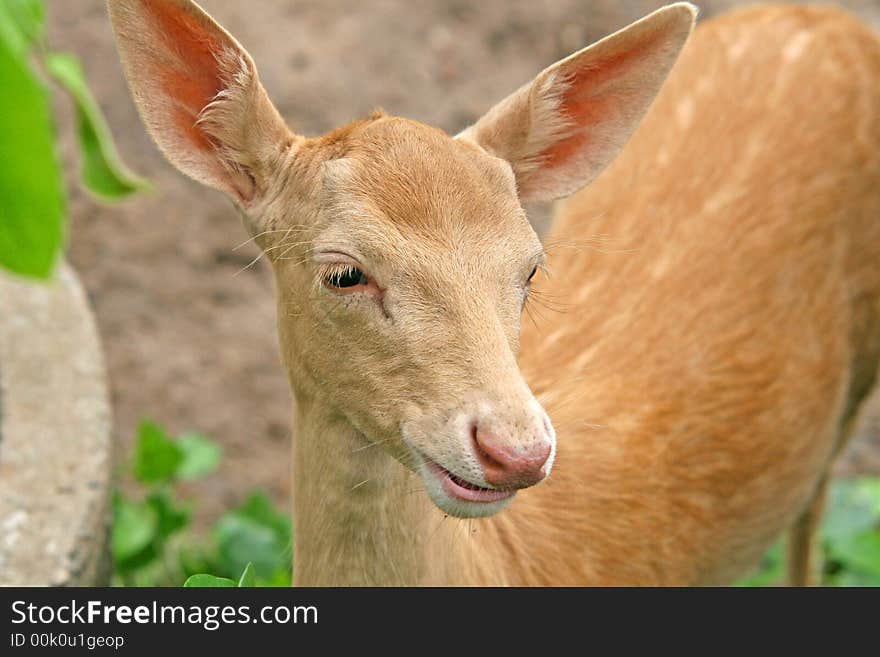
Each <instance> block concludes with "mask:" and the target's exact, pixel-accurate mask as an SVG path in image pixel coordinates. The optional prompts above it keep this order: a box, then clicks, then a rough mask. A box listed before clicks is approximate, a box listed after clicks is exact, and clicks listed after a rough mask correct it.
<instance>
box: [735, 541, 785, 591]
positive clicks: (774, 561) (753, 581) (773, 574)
mask: <svg viewBox="0 0 880 657" xmlns="http://www.w3.org/2000/svg"><path fill="white" fill-rule="evenodd" d="M784 580H785V562H784V559H783V557H782V543H776V544H775V545H774V546H773V547H772V548H770V549H769V550H768V551H767V553H766V554H765V555H764V557H763V558H762V559H761V565H760V566H759V567H758V570H757V571H756V572H755V573H753V574H752V575H750V576H749V577H748V578H746V579H744V580H742V581H741V582H739V583H738V584H737V586H774V585H777V584H780V583H781V582H783V581H784Z"/></svg>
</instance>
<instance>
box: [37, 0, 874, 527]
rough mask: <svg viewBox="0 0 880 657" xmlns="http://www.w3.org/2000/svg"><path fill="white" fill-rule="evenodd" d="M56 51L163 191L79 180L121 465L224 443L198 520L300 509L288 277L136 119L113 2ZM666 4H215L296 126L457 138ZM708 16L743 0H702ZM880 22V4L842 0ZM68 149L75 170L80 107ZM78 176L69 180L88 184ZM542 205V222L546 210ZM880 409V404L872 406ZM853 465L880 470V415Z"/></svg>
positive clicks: (55, 20) (64, 30) (89, 6)
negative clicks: (287, 334) (538, 77)
mask: <svg viewBox="0 0 880 657" xmlns="http://www.w3.org/2000/svg"><path fill="white" fill-rule="evenodd" d="M48 4H49V23H50V30H49V39H50V43H51V45H52V47H53V48H55V49H58V50H68V51H72V52H75V53H76V54H77V55H79V57H80V58H81V59H82V60H83V64H84V66H85V70H86V72H87V74H88V77H89V79H90V81H91V84H92V88H93V89H94V91H95V94H96V96H97V98H98V101H99V102H100V104H101V106H102V108H103V109H104V111H105V112H106V114H107V117H108V120H109V122H110V125H111V128H112V130H113V133H114V135H115V136H116V139H117V142H118V146H119V149H120V151H121V153H122V155H123V157H124V159H125V160H126V161H127V162H128V163H129V164H130V165H131V166H132V167H133V168H134V169H136V170H137V171H138V172H139V173H141V174H143V175H145V176H147V177H148V178H150V179H151V180H152V181H153V183H154V184H155V188H156V189H155V192H154V193H151V194H149V195H143V196H140V197H138V198H134V199H132V200H129V201H126V202H125V203H123V204H121V205H116V206H110V207H108V206H102V205H99V204H96V203H94V202H93V201H92V200H91V199H90V198H89V197H88V196H87V195H85V194H84V193H83V192H82V191H80V190H79V188H78V187H77V186H76V185H75V184H71V189H72V192H71V199H70V211H71V216H72V226H71V232H70V249H69V259H70V260H71V262H72V263H73V264H74V265H75V267H76V268H77V269H78V271H79V272H80V274H81V276H82V279H83V281H84V283H85V286H86V288H87V289H88V292H89V295H90V297H91V300H92V303H93V304H94V309H95V313H96V315H97V319H98V324H99V327H100V330H101V334H102V337H103V341H104V347H105V350H106V357H107V367H108V370H109V375H110V382H111V387H112V403H113V408H114V411H115V427H116V428H115V431H116V437H117V439H118V445H119V455H120V458H123V457H125V456H126V455H127V454H128V450H129V447H130V445H131V443H132V437H133V434H134V431H135V427H136V425H137V423H138V420H139V419H140V418H141V417H151V418H154V419H155V420H157V421H159V422H160V423H162V424H164V425H165V426H167V427H168V428H169V429H170V430H171V431H174V432H177V431H183V430H188V429H193V430H197V431H200V432H203V433H205V434H207V435H209V436H212V437H213V438H215V439H216V440H218V441H219V442H220V443H222V445H223V447H224V450H225V458H224V460H223V465H222V468H221V470H220V472H219V474H218V475H216V476H214V477H211V478H209V479H207V480H205V481H204V482H201V483H198V484H197V485H194V486H193V487H192V488H191V490H190V492H192V493H193V494H195V495H197V496H198V498H199V500H200V506H201V515H200V519H201V522H202V523H204V522H207V521H209V520H210V519H211V518H213V517H215V516H216V515H217V514H218V513H219V512H220V511H222V510H223V509H224V508H228V507H229V506H230V505H232V504H235V503H237V502H239V501H240V500H241V499H242V497H243V496H244V494H245V493H246V491H248V490H249V489H251V488H254V487H259V488H263V489H265V490H267V491H269V492H270V493H271V494H272V495H273V496H274V497H275V499H276V500H278V501H279V502H280V503H282V504H285V503H286V499H287V496H288V490H289V472H288V470H289V443H290V434H289V413H290V410H289V394H288V390H287V382H286V380H285V377H284V375H283V373H282V369H281V366H280V362H279V356H278V348H277V343H276V335H275V309H274V292H273V289H272V287H273V282H272V279H271V276H270V272H269V270H268V267H267V266H266V265H265V264H264V263H263V262H258V263H257V264H256V265H255V266H253V267H250V268H247V269H244V271H241V270H242V269H243V268H244V267H245V266H246V265H247V264H248V263H249V262H250V261H251V260H252V259H253V258H255V257H256V256H257V252H256V250H255V249H254V248H253V247H252V245H247V246H246V247H245V248H242V249H239V250H233V249H234V248H235V247H236V246H237V245H238V244H240V243H241V242H243V241H244V240H245V239H246V238H247V235H246V234H245V232H244V230H243V229H242V228H241V227H240V226H239V224H238V220H237V218H236V215H235V214H234V212H233V210H232V207H231V204H230V203H228V202H227V201H226V200H225V199H224V198H223V197H222V196H221V195H220V194H219V193H215V192H212V191H208V190H206V189H203V188H202V187H200V186H199V185H197V184H196V183H193V182H191V181H189V180H188V179H186V178H184V177H183V176H182V175H180V174H178V173H177V172H176V171H175V170H173V169H172V168H171V166H170V165H168V164H167V163H165V161H164V160H163V159H162V158H161V156H160V155H159V154H158V152H157V150H156V149H155V147H154V146H153V145H152V143H151V142H150V140H149V138H148V137H147V134H146V132H145V131H144V129H143V128H142V126H141V124H140V121H139V120H138V118H137V115H136V113H135V110H134V107H133V105H132V102H131V100H130V98H129V95H128V92H127V89H126V86H125V82H124V80H123V77H122V72H121V69H120V65H119V61H118V58H117V55H116V52H115V50H114V46H113V39H112V35H111V32H110V27H109V23H108V20H107V17H106V14H105V9H104V2H103V0H51V1H50V2H49V3H48ZM662 4H664V3H663V2H661V1H659V0H644V1H638V0H632V1H618V2H611V1H605V0H595V1H590V0H580V1H576V0H511V1H502V0H494V1H485V2H479V3H478V2H466V1H464V0H447V1H443V0H432V1H428V0H421V1H419V2H403V1H392V0H376V1H372V0H371V1H366V2H365V1H351V0H339V1H332V2H329V1H325V0H261V1H260V2H245V1H243V0H203V2H202V5H203V6H204V7H205V8H206V9H207V10H208V11H209V12H210V13H211V14H213V15H214V16H215V17H216V18H217V19H218V20H219V21H220V22H221V23H222V24H223V25H224V26H226V27H227V29H229V30H230V31H231V32H232V33H233V34H235V35H236V36H237V37H238V39H239V40H240V41H241V42H242V43H243V44H244V45H245V47H246V48H248V50H249V51H250V52H251V54H252V55H253V57H254V59H255V61H256V62H257V65H258V67H259V69H260V73H261V76H262V79H263V82H264V84H265V86H266V87H267V89H268V91H269V93H270V95H271V96H272V98H273V99H274V101H275V103H276V104H277V105H278V107H279V109H280V111H281V113H282V114H283V115H284V116H285V117H286V118H287V119H288V121H289V122H290V125H291V126H292V127H293V128H294V129H296V130H297V131H299V132H301V133H304V134H307V135H315V134H319V133H321V132H324V131H327V130H329V129H331V128H333V127H334V126H337V125H339V124H341V123H344V122H346V121H349V120H351V119H353V118H356V117H359V116H361V115H364V114H366V113H368V112H369V111H370V110H372V109H373V108H375V107H377V106H381V107H384V108H385V109H386V110H388V111H390V112H392V113H395V114H401V115H404V116H409V117H411V118H415V119H419V120H422V121H426V122H429V123H433V124H435V125H438V126H440V127H441V128H444V129H446V130H449V131H457V130H459V129H461V128H463V127H464V126H466V125H467V124H469V123H470V122H471V121H473V120H474V119H475V118H477V117H478V116H479V115H480V114H481V113H482V112H483V111H484V110H485V109H487V108H488V107H489V106H490V105H491V104H492V103H493V102H495V101H496V100H498V99H500V98H502V97H503V96H504V95H506V94H507V93H509V92H510V91H512V90H513V89H515V88H517V87H518V86H519V85H520V84H522V83H523V82H525V81H526V80H528V79H530V78H531V77H532V76H533V75H534V74H535V73H537V72H538V71H539V70H540V69H541V68H543V67H544V66H546V65H548V64H550V63H552V62H553V61H555V60H556V59H558V58H560V57H562V56H564V55H567V54H569V53H570V52H572V51H573V50H576V49H578V48H580V47H582V46H584V45H586V44H588V43H590V42H591V41H593V40H595V39H597V38H599V37H601V36H603V35H605V34H607V33H608V32H610V31H613V30H615V29H617V28H619V27H622V26H623V25H625V24H626V23H627V22H629V21H631V20H634V19H636V18H638V17H639V16H641V15H643V14H644V13H646V12H647V11H649V10H651V9H654V8H655V7H657V6H660V5H662ZM698 4H700V5H701V8H702V10H703V11H702V16H703V18H706V17H708V16H711V15H713V14H715V13H717V12H718V11H720V10H723V9H725V8H728V7H731V6H733V5H737V4H742V3H738V2H734V1H729V0H728V1H721V0H712V1H709V2H698ZM838 4H842V5H845V6H848V7H849V8H852V9H855V10H857V11H859V12H860V13H862V15H863V16H865V17H867V18H868V19H869V20H871V21H873V22H874V24H875V25H878V24H880V0H863V1H857V0H851V1H848V2H841V3H838ZM58 108H59V110H60V111H61V112H62V116H63V120H62V125H61V127H60V130H61V132H62V134H63V142H64V148H63V151H64V152H63V156H64V158H65V160H66V161H67V162H68V164H70V167H69V170H70V171H75V167H76V157H75V153H76V149H75V148H74V144H73V138H72V134H73V130H72V122H71V117H70V111H69V109H70V108H69V107H67V105H66V103H64V102H58ZM73 182H74V181H73V176H72V179H71V183H73ZM538 214H539V219H540V215H541V213H538ZM874 407H875V409H876V412H875V413H874V417H877V418H880V398H878V399H875V400H874ZM864 433H865V437H863V438H861V439H859V440H858V441H857V442H856V444H855V445H854V446H853V448H852V449H851V451H850V454H849V455H848V458H847V460H846V463H845V464H844V466H843V470H844V471H845V472H847V473H849V474H852V473H857V472H875V473H880V421H877V420H875V421H874V424H873V427H872V429H871V431H867V432H864Z"/></svg>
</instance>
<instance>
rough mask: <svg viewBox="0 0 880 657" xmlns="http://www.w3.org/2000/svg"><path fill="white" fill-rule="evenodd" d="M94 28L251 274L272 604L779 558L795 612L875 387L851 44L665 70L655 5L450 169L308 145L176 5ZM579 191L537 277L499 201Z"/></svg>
mask: <svg viewBox="0 0 880 657" xmlns="http://www.w3.org/2000/svg"><path fill="white" fill-rule="evenodd" d="M109 6H110V11H111V18H112V19H113V24H114V29H115V31H116V34H117V40H118V43H119V47H120V52H121V54H122V58H123V63H124V64H125V66H126V71H127V76H128V78H129V82H130V83H131V86H132V89H133V92H134V95H135V99H136V101H137V102H138V106H139V109H140V110H141V113H142V115H143V116H144V119H145V122H146V123H147V125H148V127H149V128H150V131H151V133H152V134H153V136H154V137H155V139H156V141H157V143H158V144H159V146H160V147H161V148H162V150H163V151H164V152H165V154H166V155H167V156H168V158H169V159H170V160H171V161H172V162H173V163H174V164H176V165H177V166H178V167H179V168H181V169H182V170H183V171H184V172H185V173H187V174H189V175H191V176H192V177H194V178H196V179H199V180H201V181H202V182H205V183H207V184H209V185H212V186H214V187H216V188H218V189H221V190H222V191H224V192H225V193H227V194H228V195H229V196H230V197H231V198H232V199H233V201H234V202H235V204H236V205H237V207H238V208H239V210H240V212H241V214H242V215H243V217H244V220H245V224H246V226H247V227H248V229H249V230H250V231H251V232H252V234H253V235H254V236H255V238H256V240H257V242H258V243H259V244H260V246H261V247H262V248H263V249H264V251H265V252H266V254H267V256H268V258H269V260H270V261H271V262H272V264H273V269H274V271H275V275H276V281H277V288H278V301H279V304H278V328H279V334H280V338H281V348H282V357H283V360H284V363H285V366H286V368H287V370H288V373H289V379H290V385H291V390H292V393H293V399H294V421H293V426H294V452H293V454H294V456H293V493H294V496H293V497H294V518H295V524H296V537H297V539H296V546H295V555H296V556H295V572H294V579H295V582H296V583H298V584H304V585H314V584H336V585H352V584H355V585H356V584H368V585H369V584H379V585H388V584H467V585H470V584H496V585H546V584H557V585H559V584H599V585H604V584H625V585H630V584H678V585H683V584H719V583H728V582H731V581H732V580H734V579H735V578H736V577H737V576H739V575H742V574H743V573H745V572H746V571H747V570H748V569H749V568H750V567H752V566H753V565H754V564H755V562H756V561H757V559H759V557H760V555H761V554H762V552H763V550H765V549H766V548H767V547H768V545H769V544H771V543H772V542H773V541H774V540H775V538H776V537H777V536H778V535H779V534H780V533H781V532H783V531H785V530H787V529H792V537H793V540H792V545H791V556H792V572H791V574H792V579H793V581H794V582H796V583H805V582H807V581H808V579H809V577H808V575H809V572H810V571H811V568H812V566H811V561H810V550H809V546H810V538H811V535H812V530H813V528H814V525H815V523H816V521H817V519H818V517H819V510H820V506H821V498H822V491H823V487H824V482H825V481H826V479H827V476H828V471H829V468H830V465H831V463H832V461H833V458H834V456H835V455H836V454H837V453H838V452H839V450H840V448H841V447H842V445H843V444H844V443H845V440H846V437H847V435H848V432H849V429H850V426H851V424H852V419H853V417H854V416H855V413H856V412H857V410H858V406H859V403H860V401H861V399H862V398H863V397H864V396H865V395H866V394H867V392H868V391H869V389H870V388H871V386H872V385H873V382H874V378H875V375H876V369H877V361H878V357H880V325H878V323H880V267H878V264H877V255H878V253H880V185H878V182H880V157H878V148H877V146H878V144H880V120H878V118H880V116H878V115H880V96H878V89H880V43H878V39H877V37H876V36H875V35H874V34H873V33H872V32H870V31H869V30H868V29H867V28H865V27H863V26H861V25H860V24H858V23H857V22H856V21H855V20H854V19H852V18H851V17H849V16H847V15H846V14H844V13H842V12H839V11H836V10H832V9H818V8H792V7H768V8H755V9H750V10H745V11H740V12H736V13H733V14H731V15H729V16H727V17H724V18H721V19H717V20H714V21H711V22H709V23H707V24H706V25H703V26H701V27H700V28H699V29H698V30H697V31H696V33H695V34H694V36H693V37H692V38H691V39H690V41H689V42H688V45H687V46H685V47H684V49H683V51H682V53H681V56H680V57H679V56H678V54H679V51H680V50H681V49H682V47H683V46H684V44H685V42H686V41H687V39H688V35H689V34H690V31H691V27H692V24H693V20H694V12H693V9H692V8H691V7H690V6H689V5H685V4H678V5H672V6H670V7H667V8H664V9H662V10H659V11H658V12H655V13H654V14H652V15H651V16H649V17H647V18H645V19H643V20H642V21H639V22H637V23H635V24H633V25H632V26H630V27H629V28H626V29H625V30H622V31H620V32H618V33H616V34H615V35H613V36H611V37H609V38H607V39H605V40H603V41H600V42H599V43H598V44H595V45H594V46H592V47H590V48H587V49H585V50H583V51H580V52H579V53H575V54H574V55H572V56H571V57H569V58H567V59H565V60H563V61H561V62H559V63H557V64H555V65H554V66H551V67H550V68H548V69H546V70H545V71H544V72H542V73H541V74H539V75H538V77H537V78H536V79H535V80H534V81H533V82H532V83H530V84H528V85H526V86H524V87H523V88H522V89H520V90H518V91H516V92H514V93H513V94H512V95H511V96H510V97H508V98H507V99H505V100H503V101H502V102H501V103H499V104H498V105H496V106H495V107H494V108H492V109H491V110H490V111H489V112H488V113H487V114H486V115H485V116H484V117H482V118H481V119H480V120H479V121H477V123H475V124H474V125H473V126H471V127H470V128H468V129H466V130H465V131H463V132H462V133H461V134H459V135H458V136H456V137H455V138H451V137H449V136H448V135H446V134H444V133H442V132H441V131H439V130H436V129H433V128H430V127H428V126H424V125H423V124H420V123H417V122H414V121H409V120H406V119H400V118H395V117H390V116H387V115H385V114H383V113H376V114H374V115H372V116H370V117H368V118H366V119H364V120H362V121H358V122H355V123H353V124H351V125H349V126H346V127H344V128H341V129H339V130H336V131H334V132H332V133H330V134H328V135H325V136H323V137H318V138H306V137H303V136H300V135H297V134H296V133H294V132H291V131H290V130H289V129H287V127H286V126H285V125H284V123H283V122H282V121H281V119H280V117H279V116H278V115H277V112H275V110H274V109H273V108H272V106H271V103H269V101H268V98H267V96H266V95H265V92H264V91H263V90H262V87H261V86H260V84H259V80H258V78H257V76H256V69H255V68H254V66H253V62H252V61H251V60H250V58H249V57H248V56H247V54H246V53H245V52H244V50H243V49H241V46H239V45H238V44H237V42H235V41H234V39H232V37H230V36H229V35H228V34H227V33H225V32H224V31H223V30H222V28H219V26H217V25H216V24H215V23H213V21H211V19H210V18H208V17H207V15H206V14H204V13H203V12H202V11H201V10H199V9H198V8H197V7H196V6H195V5H194V4H193V3H191V2H189V1H188V0H187V1H185V0H161V1H159V0H157V1H156V2H146V1H145V0H110V2H109ZM677 59H678V63H677V64H675V62H676V60H677ZM673 65H674V66H673ZM670 71H671V73H670ZM667 74H669V75H670V77H669V79H668V81H667V82H666V84H665V86H663V88H662V90H660V89H661V85H662V84H663V81H664V79H665V78H666V76H667ZM658 91H659V96H657V98H656V101H655V100H654V99H655V96H656V95H657V93H658ZM652 101H653V105H652V104H651V103H652ZM649 106H650V110H648V108H649ZM646 111H647V114H645V112H646ZM643 115H644V120H641V119H642V117H643ZM169 117H170V118H169ZM640 120H641V123H640ZM637 126H639V127H638V129H636V128H637ZM634 131H635V135H634V136H632V139H631V140H630V136H631V134H632V133H633V132H634ZM628 140H629V141H628ZM621 149H622V152H621V154H620V155H619V157H617V159H616V160H615V159H614V158H615V156H617V154H618V152H619V151H621ZM612 160H614V161H613V163H611V164H610V166H607V165H609V163H610V162H612ZM606 166H607V168H606ZM603 170H604V171H603ZM585 185H587V187H586V188H585V189H584V190H583V191H580V192H578V193H577V194H575V195H574V196H571V197H569V198H568V199H566V200H564V201H562V202H561V203H560V205H559V206H558V209H557V213H556V218H555V222H554V225H553V229H552V231H551V234H550V236H549V237H548V238H547V239H546V240H545V245H544V246H543V247H542V245H541V243H540V242H539V241H538V239H537V237H536V236H535V234H534V232H533V231H532V229H531V228H530V227H529V225H528V222H527V221H526V218H525V214H524V212H523V210H522V207H521V202H528V201H534V200H547V199H552V198H560V197H564V196H566V195H569V194H572V193H573V192H576V191H577V190H578V189H580V188H582V187H584V186H585ZM542 300H543V301H544V302H545V303H546V306H547V307H546V308H542V307H541V305H540V303H541V302H542ZM532 304H534V305H532ZM523 305H525V306H526V309H527V311H528V312H530V313H531V312H532V311H534V313H533V315H534V316H533V320H534V321H528V320H527V321H525V322H523V323H522V330H521V331H520V315H521V313H522V310H523ZM551 471H552V472H551ZM545 479H546V481H544V480H545ZM535 484H537V485H535Z"/></svg>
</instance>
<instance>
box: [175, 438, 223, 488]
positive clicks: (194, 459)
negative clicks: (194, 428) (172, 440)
mask: <svg viewBox="0 0 880 657" xmlns="http://www.w3.org/2000/svg"><path fill="white" fill-rule="evenodd" d="M177 445H178V446H179V447H180V449H181V451H182V452H183V460H182V461H181V463H180V466H179V467H178V468H177V477H178V478H179V479H186V480H188V479H198V478H199V477H204V476H205V475H209V474H211V473H212V472H213V471H214V470H216V469H217V466H218V465H219V464H220V457H221V455H222V450H221V449H220V446H219V445H218V444H217V443H215V442H214V441H212V440H209V439H208V438H205V437H204V436H201V435H199V434H197V433H185V434H183V435H181V436H180V437H179V438H178V439H177Z"/></svg>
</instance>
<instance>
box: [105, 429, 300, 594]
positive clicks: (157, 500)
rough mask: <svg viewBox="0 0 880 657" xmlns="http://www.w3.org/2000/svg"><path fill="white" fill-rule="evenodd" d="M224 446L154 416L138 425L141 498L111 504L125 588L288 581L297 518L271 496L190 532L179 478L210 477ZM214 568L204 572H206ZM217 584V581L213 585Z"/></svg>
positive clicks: (134, 466)
mask: <svg viewBox="0 0 880 657" xmlns="http://www.w3.org/2000/svg"><path fill="white" fill-rule="evenodd" d="M220 459H221V450H220V448H219V446H217V445H216V444H215V443H214V442H213V441H211V440H209V439H207V438H205V437H204V436H201V435H199V434H196V433H184V434H181V435H180V436H177V437H176V438H172V437H171V436H169V435H168V434H167V432H166V431H165V430H164V429H163V428H162V427H161V426H159V425H158V424H156V423H155V422H152V421H149V420H145V421H143V422H142V423H141V424H140V427H139V428H138V437H137V442H136V444H135V448H134V454H133V459H132V461H131V463H130V466H129V467H130V472H131V474H132V475H133V476H134V478H135V479H136V480H137V481H138V482H140V484H141V485H142V486H143V488H144V494H143V496H142V497H139V498H129V497H126V496H124V495H123V494H122V493H120V492H117V493H116V495H115V496H114V502H113V514H114V520H113V533H112V541H111V546H112V552H113V556H114V561H115V576H114V582H115V583H116V584H118V585H124V586H177V585H179V584H180V583H181V582H183V581H184V580H186V582H187V586H234V585H236V582H237V583H238V585H239V586H289V585H290V572H291V549H290V547H291V545H292V540H291V523H290V519H289V518H288V517H287V515H286V514H282V513H280V512H279V511H278V510H277V509H276V508H275V507H274V506H273V505H272V502H271V501H270V500H269V498H268V497H267V496H266V495H264V494H262V493H259V492H253V493H251V494H250V495H249V496H248V497H247V499H246V500H245V502H244V503H243V504H242V505H241V506H239V507H236V508H233V509H231V510H230V511H228V512H226V513H225V514H224V515H223V516H221V517H220V518H219V519H218V521H217V522H216V523H215V525H214V527H213V529H212V531H211V532H210V534H209V535H208V536H207V537H206V538H197V537H194V536H193V535H192V533H191V532H190V523H191V520H192V513H193V505H192V504H191V503H190V502H187V501H182V500H181V495H180V493H179V490H178V489H179V486H180V484H181V483H183V482H186V481H190V480H194V479H198V478H201V477H205V476H208V475H210V474H211V473H212V472H213V471H214V470H216V468H217V466H218V465H219V463H220ZM206 572H210V573H214V574H213V575H203V574H200V573H206ZM212 582H213V583H212Z"/></svg>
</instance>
